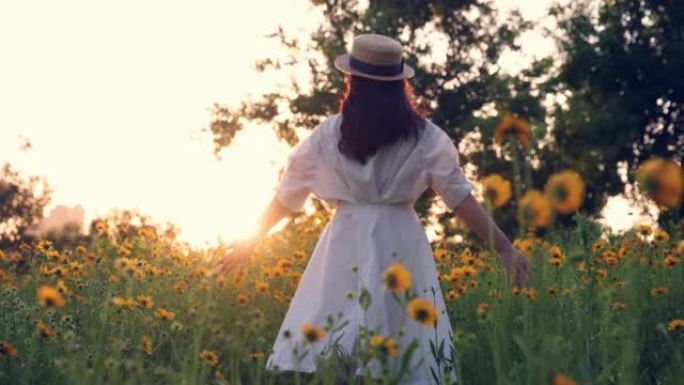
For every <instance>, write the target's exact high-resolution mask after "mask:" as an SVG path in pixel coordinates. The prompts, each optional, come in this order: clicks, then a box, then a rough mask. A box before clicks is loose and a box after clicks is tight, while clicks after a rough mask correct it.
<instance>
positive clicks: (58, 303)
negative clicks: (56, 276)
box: [37, 285, 66, 307]
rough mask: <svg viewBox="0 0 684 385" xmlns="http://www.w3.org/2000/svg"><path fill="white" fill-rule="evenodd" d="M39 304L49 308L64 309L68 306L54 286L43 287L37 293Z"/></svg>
mask: <svg viewBox="0 0 684 385" xmlns="http://www.w3.org/2000/svg"><path fill="white" fill-rule="evenodd" d="M37 296H38V303H40V305H41V306H47V307H62V306H64V305H65V304H66V301H65V300H64V297H62V295H61V294H60V293H59V291H58V290H57V289H55V288H54V287H52V286H45V285H44V286H41V287H39V288H38V291H37Z"/></svg>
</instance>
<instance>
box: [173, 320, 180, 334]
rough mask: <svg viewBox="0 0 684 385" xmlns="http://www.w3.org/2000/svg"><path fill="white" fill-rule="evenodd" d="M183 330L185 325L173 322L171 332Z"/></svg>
mask: <svg viewBox="0 0 684 385" xmlns="http://www.w3.org/2000/svg"><path fill="white" fill-rule="evenodd" d="M181 330H183V324H182V323H180V322H178V321H173V322H172V323H171V331H174V332H179V331H181Z"/></svg>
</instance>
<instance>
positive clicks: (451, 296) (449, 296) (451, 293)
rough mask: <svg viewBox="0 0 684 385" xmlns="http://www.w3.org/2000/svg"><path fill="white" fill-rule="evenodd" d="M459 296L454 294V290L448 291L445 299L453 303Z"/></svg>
mask: <svg viewBox="0 0 684 385" xmlns="http://www.w3.org/2000/svg"><path fill="white" fill-rule="evenodd" d="M460 296H461V295H460V294H458V293H457V292H456V290H449V291H448V292H447V294H446V299H447V300H448V301H453V300H455V299H458V297H460Z"/></svg>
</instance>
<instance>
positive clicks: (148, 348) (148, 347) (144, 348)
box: [140, 336, 152, 356]
mask: <svg viewBox="0 0 684 385" xmlns="http://www.w3.org/2000/svg"><path fill="white" fill-rule="evenodd" d="M140 351H141V352H143V353H145V355H147V356H151V355H152V338H150V336H143V337H142V343H141V345H140Z"/></svg>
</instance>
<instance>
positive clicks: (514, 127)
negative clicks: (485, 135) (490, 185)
mask: <svg viewBox="0 0 684 385" xmlns="http://www.w3.org/2000/svg"><path fill="white" fill-rule="evenodd" d="M509 136H513V137H514V138H516V139H517V140H518V141H519V142H520V144H522V145H523V146H525V147H527V146H528V145H529V144H530V122H529V121H527V119H524V118H520V117H517V116H515V115H513V114H505V115H504V116H503V118H502V119H501V121H500V122H499V124H498V125H497V126H496V128H495V129H494V140H495V141H497V142H499V143H502V144H503V143H504V142H505V141H506V140H507V139H508V137H509Z"/></svg>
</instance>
